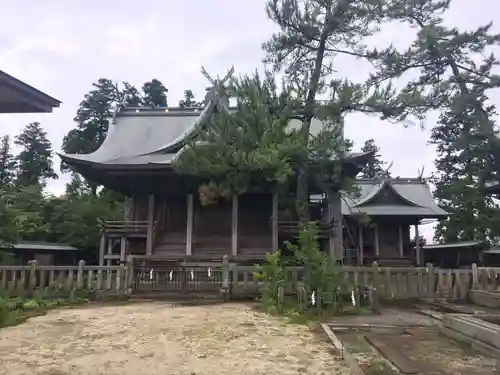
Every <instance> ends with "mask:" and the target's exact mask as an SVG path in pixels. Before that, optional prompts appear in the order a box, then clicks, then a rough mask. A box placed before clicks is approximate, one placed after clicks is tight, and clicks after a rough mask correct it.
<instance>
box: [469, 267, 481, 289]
mask: <svg viewBox="0 0 500 375" xmlns="http://www.w3.org/2000/svg"><path fill="white" fill-rule="evenodd" d="M477 271H478V270H477V264H476V263H472V286H471V289H479V276H478V272H477Z"/></svg>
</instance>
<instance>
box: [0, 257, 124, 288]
mask: <svg viewBox="0 0 500 375" xmlns="http://www.w3.org/2000/svg"><path fill="white" fill-rule="evenodd" d="M130 281H131V274H130V272H129V269H128V268H127V267H126V266H125V265H120V266H93V265H86V264H85V262H84V261H83V260H82V261H80V262H79V263H78V266H40V265H37V263H36V261H33V262H30V264H29V265H28V266H0V292H2V291H5V292H7V293H9V294H26V293H28V294H29V293H30V292H33V291H34V290H37V289H44V288H50V289H53V290H57V291H64V292H70V291H72V290H88V291H96V292H113V293H117V294H123V293H126V292H127V291H128V289H129V285H130Z"/></svg>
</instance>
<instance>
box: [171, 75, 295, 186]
mask: <svg viewBox="0 0 500 375" xmlns="http://www.w3.org/2000/svg"><path fill="white" fill-rule="evenodd" d="M230 91H231V93H232V95H233V96H234V97H235V98H236V100H237V103H238V104H237V111H236V112H235V113H231V112H226V111H219V112H218V113H216V114H215V115H214V116H213V118H211V120H210V124H208V125H207V126H206V127H205V128H204V129H203V131H202V132H200V133H199V135H198V137H197V138H195V139H193V140H192V141H191V142H190V144H189V145H188V146H187V147H186V149H185V151H184V152H183V153H182V156H181V157H180V158H179V159H178V161H177V162H176V163H175V167H176V169H177V170H178V171H179V172H181V173H188V174H193V175H196V176H200V177H201V178H204V179H206V180H209V181H212V182H213V183H215V184H217V185H220V186H221V188H223V189H226V190H230V191H232V192H233V193H242V192H244V191H246V189H248V187H249V185H250V183H256V182H257V183H263V184H267V185H271V186H272V185H274V186H276V185H280V184H284V183H286V182H287V181H288V179H289V178H290V176H291V175H292V172H293V168H292V164H293V163H294V162H295V161H296V159H297V158H298V151H299V149H300V145H299V141H298V138H297V137H296V136H294V133H293V132H290V131H289V129H288V127H289V126H288V125H289V121H290V119H291V118H292V116H293V114H294V110H295V100H293V99H292V98H291V96H290V95H289V91H288V88H287V87H285V86H284V87H283V88H282V90H281V92H280V93H278V90H277V86H276V82H275V80H274V78H273V77H272V76H271V75H269V74H266V75H265V76H264V77H263V78H262V77H260V76H259V74H257V73H256V74H254V75H252V76H243V77H241V78H240V79H234V80H233V83H232V85H231V88H230Z"/></svg>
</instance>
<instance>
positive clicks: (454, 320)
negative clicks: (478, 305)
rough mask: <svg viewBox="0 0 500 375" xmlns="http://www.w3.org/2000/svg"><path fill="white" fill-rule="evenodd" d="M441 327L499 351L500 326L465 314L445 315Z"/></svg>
mask: <svg viewBox="0 0 500 375" xmlns="http://www.w3.org/2000/svg"><path fill="white" fill-rule="evenodd" d="M442 322H443V327H445V328H448V329H451V330H453V331H456V332H458V333H460V334H462V335H464V336H467V337H470V338H472V339H475V340H478V341H480V342H483V343H485V344H488V345H490V346H492V347H494V348H496V349H498V350H500V326H498V325H496V324H491V323H488V322H485V321H484V320H481V319H478V318H477V317H474V316H470V315H465V314H446V315H444V316H443V320H442Z"/></svg>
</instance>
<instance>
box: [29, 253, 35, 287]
mask: <svg viewBox="0 0 500 375" xmlns="http://www.w3.org/2000/svg"><path fill="white" fill-rule="evenodd" d="M36 263H37V262H36V260H32V261H30V263H29V265H30V279H29V288H30V290H33V289H35V288H36Z"/></svg>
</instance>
